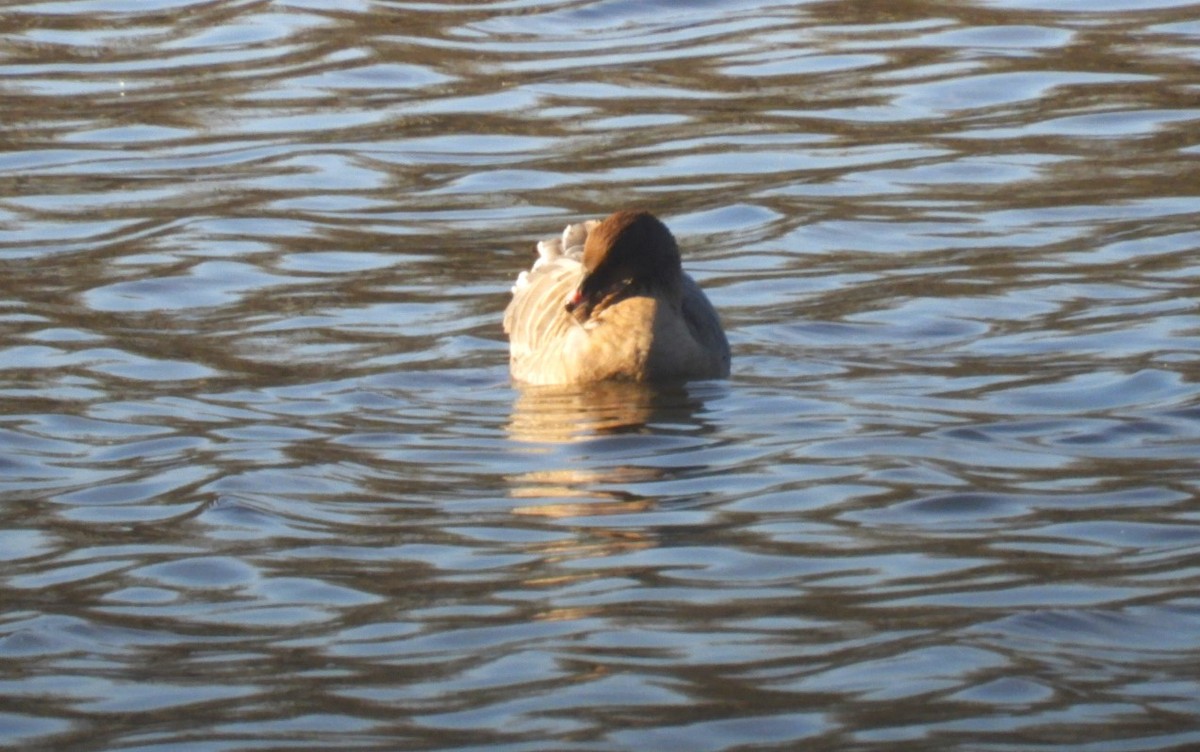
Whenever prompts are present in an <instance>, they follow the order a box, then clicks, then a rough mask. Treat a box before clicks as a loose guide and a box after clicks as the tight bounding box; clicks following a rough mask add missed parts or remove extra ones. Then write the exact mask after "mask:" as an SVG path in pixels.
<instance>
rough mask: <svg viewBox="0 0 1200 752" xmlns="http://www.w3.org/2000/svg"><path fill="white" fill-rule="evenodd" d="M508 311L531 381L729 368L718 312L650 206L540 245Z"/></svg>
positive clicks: (513, 347)
mask: <svg viewBox="0 0 1200 752" xmlns="http://www.w3.org/2000/svg"><path fill="white" fill-rule="evenodd" d="M537 253H538V257H537V260H536V261H535V262H534V264H533V268H532V269H530V270H529V271H527V272H521V274H520V276H519V277H518V278H517V283H516V284H515V285H514V286H513V288H512V294H513V298H512V301H511V302H510V303H509V305H508V309H507V310H505V312H504V331H505V332H507V333H508V338H509V370H510V371H511V373H512V377H513V379H514V380H515V381H517V382H522V383H525V384H586V383H591V382H598V381H612V380H625V381H641V382H646V381H652V382H660V381H686V380H692V379H715V378H724V377H726V376H728V375H729V342H728V341H727V340H726V338H725V332H724V331H722V329H721V322H720V319H719V318H718V317H717V312H716V310H714V309H713V307H712V304H711V303H709V301H708V298H707V297H706V296H705V295H704V291H703V290H701V289H700V286H699V285H697V284H696V282H695V281H694V280H693V279H692V278H691V277H689V276H688V275H687V274H685V273H684V272H683V268H682V265H681V262H680V256H679V247H678V246H677V245H676V243H675V238H674V236H672V235H671V231H670V230H668V229H667V227H666V225H664V224H663V223H662V222H660V221H659V220H658V219H657V218H656V217H655V216H654V215H652V214H650V213H649V212H646V211H639V210H624V211H618V212H616V213H614V214H611V215H610V216H608V217H607V218H606V219H604V220H603V221H594V220H593V221H589V222H582V223H579V224H572V225H568V226H567V228H566V229H565V230H563V233H562V236H561V237H557V238H551V239H549V240H544V241H542V242H540V243H538V244H537Z"/></svg>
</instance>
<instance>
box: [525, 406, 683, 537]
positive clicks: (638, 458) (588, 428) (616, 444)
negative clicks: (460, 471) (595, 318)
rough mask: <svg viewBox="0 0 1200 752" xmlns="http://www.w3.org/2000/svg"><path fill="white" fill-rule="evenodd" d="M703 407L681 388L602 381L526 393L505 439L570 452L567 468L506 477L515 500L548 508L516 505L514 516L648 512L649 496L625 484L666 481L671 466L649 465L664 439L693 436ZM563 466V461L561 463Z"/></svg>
mask: <svg viewBox="0 0 1200 752" xmlns="http://www.w3.org/2000/svg"><path fill="white" fill-rule="evenodd" d="M702 407H703V401H702V400H701V399H700V398H699V397H697V396H695V395H693V394H691V393H690V392H689V391H688V389H687V387H686V386H684V385H673V386H669V387H663V386H655V385H651V384H641V383H630V382H604V383H599V384H589V385H580V386H572V387H549V386H546V387H528V388H526V389H524V390H522V391H520V392H519V393H518V395H517V399H516V401H515V403H514V404H513V412H512V419H511V421H510V422H509V425H508V431H509V435H510V437H511V438H512V439H513V440H515V441H519V442H522V443H526V444H531V445H544V446H545V447H546V451H547V452H550V451H553V449H554V447H556V446H558V447H572V448H575V449H578V450H580V451H579V452H572V456H571V458H570V460H569V465H570V466H567V467H562V466H560V467H554V468H551V469H540V470H531V471H527V472H524V473H521V474H519V475H515V476H510V478H509V480H510V482H511V486H510V489H509V493H510V495H511V496H513V497H514V498H520V499H544V500H547V501H549V502H550V503H544V504H538V505H531V506H521V507H517V508H516V509H514V510H513V511H514V513H515V514H525V515H539V516H545V517H575V516H582V515H587V516H591V515H599V514H620V513H628V512H634V511H639V510H645V509H650V508H652V507H653V506H654V504H655V500H654V498H653V497H648V496H644V495H642V494H639V493H635V492H632V491H627V490H620V489H621V487H622V486H630V485H637V484H644V483H652V482H655V481H659V480H663V479H666V478H668V477H669V476H670V475H671V474H672V472H673V468H671V467H663V466H662V465H661V463H659V462H653V461H652V460H654V459H655V458H656V457H659V456H660V455H662V453H663V448H662V446H661V445H660V444H659V442H658V438H661V436H662V435H663V434H669V433H672V432H673V430H672V429H675V430H676V431H680V430H682V431H686V432H687V433H689V434H690V433H693V432H694V430H693V429H694V428H695V425H696V421H695V417H696V414H697V413H698V412H699V411H700V410H701V408H702ZM564 464H566V462H564Z"/></svg>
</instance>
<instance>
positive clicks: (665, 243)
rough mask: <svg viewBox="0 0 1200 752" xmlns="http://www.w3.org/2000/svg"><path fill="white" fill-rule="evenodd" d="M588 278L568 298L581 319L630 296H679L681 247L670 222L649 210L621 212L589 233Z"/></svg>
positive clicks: (585, 266) (571, 309) (586, 250)
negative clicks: (669, 224)
mask: <svg viewBox="0 0 1200 752" xmlns="http://www.w3.org/2000/svg"><path fill="white" fill-rule="evenodd" d="M583 269H584V276H583V281H582V282H580V283H579V288H578V289H577V290H576V291H575V293H574V294H573V295H572V296H571V298H570V300H568V301H567V310H568V311H569V312H570V313H571V314H572V315H573V316H574V317H575V318H576V319H578V320H579V321H580V322H584V321H587V319H588V317H590V316H591V315H592V314H593V313H594V312H595V311H596V310H597V309H599V308H603V307H604V306H607V305H610V304H612V303H615V302H617V301H618V300H620V299H621V298H624V297H628V296H630V295H654V294H656V293H659V294H664V295H666V296H668V297H669V298H670V299H672V300H674V299H677V298H678V297H679V291H680V285H681V280H680V276H681V274H682V268H681V266H680V260H679V247H678V246H677V245H675V238H674V237H673V236H672V235H671V231H670V230H668V229H667V227H666V225H664V224H663V223H662V222H660V221H658V219H657V218H656V217H655V216H654V215H653V214H651V213H650V212H646V211H629V210H626V211H619V212H616V213H615V214H611V215H609V217H608V218H607V219H605V220H604V221H603V222H601V223H600V224H599V225H597V226H596V227H595V228H594V229H592V231H591V232H589V233H588V236H587V241H586V242H585V243H584V246H583Z"/></svg>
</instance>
